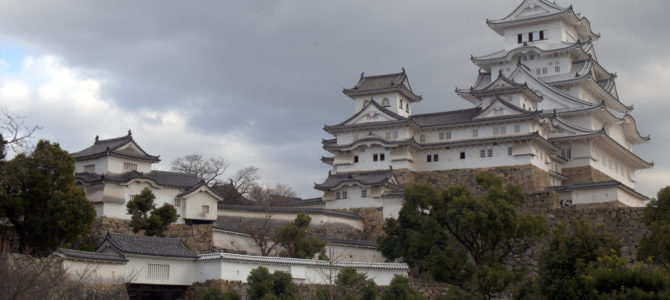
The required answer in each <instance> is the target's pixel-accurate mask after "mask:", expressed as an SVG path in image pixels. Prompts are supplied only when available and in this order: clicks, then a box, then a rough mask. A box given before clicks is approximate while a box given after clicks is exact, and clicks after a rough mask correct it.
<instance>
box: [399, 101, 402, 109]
mask: <svg viewBox="0 0 670 300" xmlns="http://www.w3.org/2000/svg"><path fill="white" fill-rule="evenodd" d="M398 108H400V109H402V99H401V100H400V102H399V104H398Z"/></svg>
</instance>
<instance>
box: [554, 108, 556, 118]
mask: <svg viewBox="0 0 670 300" xmlns="http://www.w3.org/2000/svg"><path fill="white" fill-rule="evenodd" d="M555 117H556V109H555V108H554V118H555Z"/></svg>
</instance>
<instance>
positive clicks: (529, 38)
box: [528, 32, 533, 42]
mask: <svg viewBox="0 0 670 300" xmlns="http://www.w3.org/2000/svg"><path fill="white" fill-rule="evenodd" d="M528 41H529V42H532V41H533V33H532V32H529V33H528Z"/></svg>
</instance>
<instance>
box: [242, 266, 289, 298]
mask: <svg viewBox="0 0 670 300" xmlns="http://www.w3.org/2000/svg"><path fill="white" fill-rule="evenodd" d="M247 284H248V288H247V292H248V293H249V297H250V298H251V299H286V300H290V299H299V298H300V294H299V291H298V287H297V286H296V285H295V283H293V281H292V280H291V274H288V273H286V272H281V271H275V272H274V273H272V274H270V272H269V271H268V269H267V268H265V267H258V268H256V269H253V270H251V273H250V274H249V277H247Z"/></svg>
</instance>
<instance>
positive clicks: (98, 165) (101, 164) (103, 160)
mask: <svg viewBox="0 0 670 300" xmlns="http://www.w3.org/2000/svg"><path fill="white" fill-rule="evenodd" d="M88 165H95V173H97V174H106V173H107V172H109V168H108V166H107V157H99V158H94V159H87V160H77V161H75V162H74V172H75V173H82V172H84V167H85V166H88Z"/></svg>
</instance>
